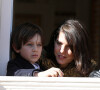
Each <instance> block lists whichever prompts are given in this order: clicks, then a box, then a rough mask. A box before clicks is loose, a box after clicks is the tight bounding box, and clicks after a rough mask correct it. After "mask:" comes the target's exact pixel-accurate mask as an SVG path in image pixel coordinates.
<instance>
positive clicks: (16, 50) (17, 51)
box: [12, 44, 20, 53]
mask: <svg viewBox="0 0 100 90" xmlns="http://www.w3.org/2000/svg"><path fill="white" fill-rule="evenodd" d="M12 47H13V49H14V51H15V52H16V53H19V52H20V50H18V49H17V48H16V46H15V45H14V44H12Z"/></svg>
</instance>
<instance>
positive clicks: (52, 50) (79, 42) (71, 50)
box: [40, 20, 93, 77]
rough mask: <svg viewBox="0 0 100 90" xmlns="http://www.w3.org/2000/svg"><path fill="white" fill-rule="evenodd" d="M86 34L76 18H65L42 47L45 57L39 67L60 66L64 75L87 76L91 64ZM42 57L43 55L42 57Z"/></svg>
mask: <svg viewBox="0 0 100 90" xmlns="http://www.w3.org/2000/svg"><path fill="white" fill-rule="evenodd" d="M88 49H89V48H88V34H87V32H86V30H85V29H84V28H83V26H82V25H81V24H80V23H79V21H77V20H66V21H65V22H64V23H63V24H62V25H61V26H60V27H58V28H57V29H56V30H55V31H54V32H53V34H52V36H51V39H50V42H49V44H48V46H46V47H45V48H44V50H45V51H46V56H45V57H47V59H46V58H45V59H42V60H41V61H40V66H41V68H43V69H44V70H45V69H48V68H50V67H58V68H60V69H61V70H62V71H63V73H64V76H66V77H82V76H88V75H89V73H90V72H91V70H93V68H92V67H93V64H92V61H91V58H90V55H89V51H88ZM42 58H43V57H42Z"/></svg>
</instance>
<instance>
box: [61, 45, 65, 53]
mask: <svg viewBox="0 0 100 90" xmlns="http://www.w3.org/2000/svg"><path fill="white" fill-rule="evenodd" d="M64 50H65V46H63V45H62V46H61V48H60V52H61V53H64Z"/></svg>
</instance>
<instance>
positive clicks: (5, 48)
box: [0, 0, 13, 76]
mask: <svg viewBox="0 0 100 90" xmlns="http://www.w3.org/2000/svg"><path fill="white" fill-rule="evenodd" d="M12 11H13V0H0V76H3V75H6V66H7V62H8V60H9V45H10V32H11V30H12V15H13V13H12Z"/></svg>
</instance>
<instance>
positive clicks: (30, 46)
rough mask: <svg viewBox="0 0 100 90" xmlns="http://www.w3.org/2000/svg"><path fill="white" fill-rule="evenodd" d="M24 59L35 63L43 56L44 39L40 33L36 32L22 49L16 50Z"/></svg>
mask: <svg viewBox="0 0 100 90" xmlns="http://www.w3.org/2000/svg"><path fill="white" fill-rule="evenodd" d="M16 52H17V53H19V54H20V55H21V56H22V57H23V58H24V59H26V60H27V61H29V62H30V63H31V64H34V63H35V62H36V61H38V59H39V58H40V56H41V52H42V41H41V36H40V35H39V34H35V35H34V36H33V37H32V39H30V40H29V41H28V42H27V43H26V44H24V45H22V47H21V49H20V50H17V51H16Z"/></svg>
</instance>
